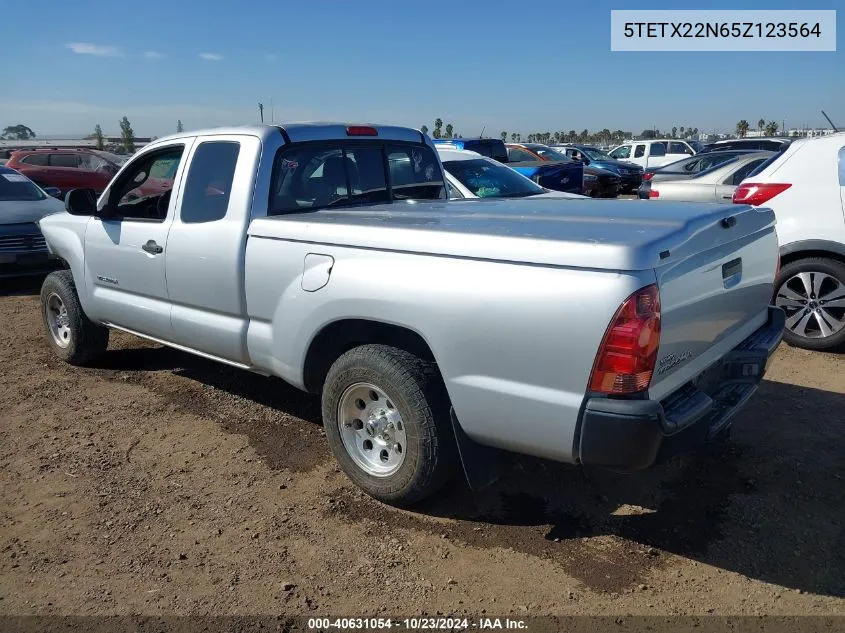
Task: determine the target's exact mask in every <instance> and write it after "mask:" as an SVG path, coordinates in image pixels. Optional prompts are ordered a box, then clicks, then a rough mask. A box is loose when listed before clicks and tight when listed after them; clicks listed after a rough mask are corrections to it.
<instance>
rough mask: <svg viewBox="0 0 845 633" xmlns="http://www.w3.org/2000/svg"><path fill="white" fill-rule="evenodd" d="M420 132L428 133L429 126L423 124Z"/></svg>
mask: <svg viewBox="0 0 845 633" xmlns="http://www.w3.org/2000/svg"><path fill="white" fill-rule="evenodd" d="M420 132H422V133H423V134H428V126H427V125H423V126H422V127H421V128H420Z"/></svg>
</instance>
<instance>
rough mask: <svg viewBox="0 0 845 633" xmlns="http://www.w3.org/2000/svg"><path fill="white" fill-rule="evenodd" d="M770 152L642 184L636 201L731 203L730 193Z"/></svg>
mask: <svg viewBox="0 0 845 633" xmlns="http://www.w3.org/2000/svg"><path fill="white" fill-rule="evenodd" d="M772 155H773V154H772V152H753V153H750V154H745V155H742V156H737V157H735V158H732V159H730V160H729V161H727V162H725V163H722V164H721V165H716V166H715V167H711V168H710V169H708V170H707V171H702V172H699V173H697V174H693V175H691V176H689V177H686V178H685V177H679V178H678V179H674V180H658V181H656V182H655V181H654V180H644V181H643V184H642V185H640V188H639V191H638V193H639V197H640V198H648V199H655V198H659V199H660V200H675V201H685V202H721V203H723V204H724V203H725V202H727V201H728V200H732V199H733V194H734V191H735V190H736V188H737V186H738V185H739V183H741V182H742V181H743V180H744V179H745V178H746V177H747V176H748V175H749V174H751V173H752V172H753V171H754V170H755V169H757V168H758V167H760V166H761V165H762V164H763V163H764V162H765V161H766V160H767V159H769V158H770V157H771V156H772Z"/></svg>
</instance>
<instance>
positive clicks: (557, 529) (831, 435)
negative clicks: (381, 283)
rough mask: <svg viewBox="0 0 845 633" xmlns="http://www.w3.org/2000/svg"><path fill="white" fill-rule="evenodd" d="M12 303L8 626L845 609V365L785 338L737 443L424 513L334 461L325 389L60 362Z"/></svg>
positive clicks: (529, 468)
mask: <svg viewBox="0 0 845 633" xmlns="http://www.w3.org/2000/svg"><path fill="white" fill-rule="evenodd" d="M15 290H17V293H16V294H15V295H14V296H3V297H0V323H2V325H3V330H4V334H3V336H2V338H0V375H1V376H2V381H0V382H1V383H2V384H0V420H1V421H0V453H2V458H0V614H7V615H8V614H80V615H89V614H96V615H102V614H264V613H285V614H309V615H320V616H326V615H339V616H353V615H358V616H360V615H365V614H366V615H377V614H386V615H392V616H399V615H404V616H408V615H420V614H423V613H427V614H436V613H441V614H474V615H479V614H485V613H486V614H493V615H502V616H504V615H508V614H523V615H528V614H532V615H533V614H619V615H622V614H629V613H633V614H667V615H670V614H707V613H715V614H788V615H798V614H816V615H823V614H845V599H843V598H845V521H843V519H845V511H843V499H845V496H843V492H842V491H843V486H845V481H843V473H845V453H844V452H843V448H842V447H843V437H845V355H836V354H820V353H810V352H804V351H801V350H797V349H792V348H789V347H786V346H782V347H781V348H780V349H779V350H778V352H777V355H776V358H775V361H774V364H773V366H772V367H771V369H770V372H769V374H768V376H767V378H766V380H765V382H764V383H763V385H762V386H761V388H760V390H759V392H758V394H757V396H756V397H755V399H754V400H753V403H752V405H751V406H749V407H748V408H747V409H746V410H745V411H744V412H743V413H742V414H741V415H740V416H739V417H738V418H737V420H736V423H735V426H734V432H733V437H732V438H731V440H730V441H729V442H728V443H727V444H722V445H718V446H714V447H711V448H708V449H707V450H704V451H702V452H700V453H698V454H696V455H693V456H687V457H684V458H679V459H676V460H674V461H672V462H669V463H667V464H665V465H663V466H660V467H658V468H656V469H653V470H651V471H648V472H646V473H643V474H637V475H631V476H623V475H617V474H612V473H607V472H601V471H584V470H581V469H577V468H574V467H569V466H562V465H558V464H552V463H547V462H542V461H539V460H527V459H526V460H523V461H521V462H519V463H518V464H517V465H516V466H515V467H514V468H513V469H511V470H509V471H508V472H507V473H506V474H505V476H504V477H503V479H502V480H501V481H500V482H499V483H498V484H496V485H495V486H494V487H493V488H492V489H489V490H487V491H484V492H483V493H481V494H476V495H474V494H472V493H470V492H469V491H468V490H467V489H466V487H465V486H464V485H463V484H461V483H460V482H456V483H455V484H454V485H453V486H452V487H451V488H450V489H449V490H448V491H447V492H446V493H445V494H444V495H442V497H440V498H438V499H437V500H436V501H434V502H432V503H429V504H427V505H425V506H423V507H420V508H417V509H416V510H415V511H414V512H408V511H399V510H395V509H392V508H389V507H385V506H383V505H380V504H379V503H377V502H375V501H372V500H371V499H369V498H368V497H365V496H364V495H362V494H361V493H359V492H358V491H357V489H356V488H354V487H353V486H352V485H351V484H350V483H349V482H348V481H347V479H346V478H345V477H344V475H343V474H342V473H341V472H339V470H338V469H337V468H336V467H335V464H334V462H333V460H332V458H331V455H330V454H329V452H328V450H327V448H326V444H325V438H324V435H323V432H322V429H321V426H320V424H319V403H318V401H317V399H316V398H314V397H312V396H307V395H303V394H301V393H299V392H297V391H295V390H293V389H292V388H289V387H287V386H286V385H285V384H284V383H282V382H281V381H279V380H275V379H269V378H262V377H259V376H255V375H252V374H249V373H245V372H241V371H239V370H236V369H230V368H227V367H224V366H221V365H217V364H214V363H211V362H207V361H204V360H202V359H198V358H194V357H192V356H189V355H186V354H183V353H180V352H176V351H172V350H169V349H167V348H162V347H158V346H155V345H151V344H149V343H146V342H143V341H141V340H138V339H135V338H133V337H131V336H127V335H122V334H113V335H112V339H111V344H110V351H109V352H108V354H107V356H106V357H105V358H104V359H103V360H102V361H101V362H100V363H99V365H98V366H97V367H96V368H93V369H76V368H72V367H69V366H66V365H64V364H62V363H61V362H59V361H58V360H56V359H55V358H54V357H53V356H52V355H51V354H50V353H49V351H48V348H47V345H46V344H45V341H44V340H43V338H42V337H43V334H42V329H41V321H40V317H39V313H38V299H37V295H36V293H37V283H36V284H34V285H32V287H30V286H28V285H24V286H22V287H16V288H15Z"/></svg>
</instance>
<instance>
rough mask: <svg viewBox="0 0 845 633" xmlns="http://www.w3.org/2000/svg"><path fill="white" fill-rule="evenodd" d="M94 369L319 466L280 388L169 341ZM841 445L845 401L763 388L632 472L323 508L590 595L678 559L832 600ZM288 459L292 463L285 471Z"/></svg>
mask: <svg viewBox="0 0 845 633" xmlns="http://www.w3.org/2000/svg"><path fill="white" fill-rule="evenodd" d="M98 367H99V368H101V369H103V370H111V371H117V372H122V373H125V372H132V373H134V372H158V371H168V372H172V373H174V374H176V375H178V376H181V377H184V378H187V379H190V380H191V381H196V382H197V383H199V384H200V385H201V386H202V394H208V393H209V392H210V393H211V394H213V395H203V396H201V397H200V398H199V399H197V398H196V397H193V396H191V397H188V396H184V395H182V394H181V391H182V390H180V389H179V385H178V383H176V382H173V381H165V382H166V386H164V387H162V386H161V384H159V383H157V384H156V386H155V389H156V390H157V391H159V392H160V393H163V395H165V397H168V398H170V399H171V400H173V401H174V402H177V403H180V404H181V405H183V406H185V407H187V408H190V409H191V410H192V411H194V412H197V413H199V414H201V415H210V414H211V413H214V412H215V411H216V410H217V409H218V408H220V407H222V409H223V411H224V414H225V415H224V416H223V417H224V418H225V419H224V420H223V421H222V422H221V423H222V424H223V426H224V428H226V430H228V431H230V432H235V433H241V434H244V435H246V436H247V437H248V438H249V440H250V442H251V443H252V444H253V446H254V447H255V448H256V450H257V452H258V454H259V455H261V456H262V457H263V458H264V459H265V461H266V463H267V464H268V466H269V467H271V468H288V469H292V470H301V471H306V470H308V469H309V468H310V467H313V465H314V463H315V461H317V462H319V463H322V462H323V461H325V460H327V459H329V458H330V456H329V453H328V450H327V448H326V446H325V441H324V439H323V438H322V437H321V435H322V431H321V429H319V427H318V426H316V425H318V424H319V421H320V407H319V399H318V398H315V397H314V396H311V395H306V394H302V393H300V392H299V391H297V390H295V389H293V388H292V387H289V386H288V385H286V384H285V383H284V382H282V381H281V380H278V379H273V378H264V377H261V376H257V375H253V374H250V373H248V372H244V371H241V370H238V369H234V368H229V367H226V366H222V365H219V364H216V363H213V362H210V361H206V360H204V359H200V358H195V357H193V356H189V355H186V354H183V353H181V352H177V351H173V350H169V349H167V348H145V349H123V350H114V351H110V352H109V353H108V354H107V356H106V357H105V358H104V359H103V361H102V362H101V363H100V364H99V365H98ZM233 402H235V403H237V404H232V403H233ZM219 417H220V416H218V418H219ZM280 417H281V419H282V420H283V421H285V422H283V423H282V424H280V423H279V418H280ZM302 420H306V421H307V422H308V423H304V422H303V421H302ZM303 434H304V435H307V436H309V437H311V436H313V437H312V440H310V441H308V442H304V443H303V442H302V439H301V438H302V436H303ZM294 436H295V437H294ZM844 436H845V395H843V394H838V393H832V392H827V391H821V390H815V389H807V388H800V387H796V386H793V385H789V384H782V383H774V382H769V381H764V382H763V384H762V385H761V387H760V390H759V392H758V394H757V395H756V396H755V398H754V399H753V400H752V402H751V404H750V406H749V407H748V408H747V409H746V410H745V411H744V412H742V413H741V414H740V415H739V416H738V417H737V419H736V421H735V424H734V432H733V437H732V438H731V439H730V440H729V441H728V442H727V443H719V444H714V445H710V446H707V447H705V448H703V449H702V450H700V451H699V452H697V453H695V454H692V455H687V456H682V457H679V458H676V459H674V460H672V461H670V462H668V463H666V464H663V465H661V466H658V467H656V468H654V469H651V470H649V471H645V472H643V473H639V474H635V475H620V474H615V473H610V472H606V471H598V470H596V471H593V470H587V469H579V468H576V467H572V466H566V465H561V464H556V463H551V462H547V461H543V460H537V459H529V458H520V459H519V460H515V462H514V463H513V465H512V467H511V468H509V469H508V470H507V471H506V472H505V474H504V475H503V477H502V478H501V479H500V481H499V482H497V483H496V484H494V485H493V486H491V487H490V488H488V489H486V490H484V491H482V492H479V493H472V492H470V491H469V490H468V489H467V487H466V485H465V484H463V483H461V480H460V479H456V480H455V482H454V483H453V484H451V485H450V487H449V488H448V489H447V490H446V491H445V492H444V493H443V494H441V495H438V496H437V497H435V498H434V499H433V500H432V501H430V502H428V503H425V504H422V505H420V506H418V507H417V508H415V510H414V511H413V512H408V511H400V510H396V509H393V508H390V507H387V506H384V505H382V504H380V503H377V502H375V501H373V500H371V499H370V498H369V497H366V496H364V495H363V494H361V493H360V492H359V491H358V490H357V489H355V488H353V487H352V486H351V485H348V484H347V485H343V486H342V487H340V488H339V489H337V490H335V491H333V492H327V495H328V497H329V499H328V504H327V507H328V509H327V510H326V514H327V515H331V516H332V517H335V518H339V519H340V520H344V521H348V522H366V523H367V524H368V529H369V530H370V531H372V532H373V533H378V532H379V531H383V532H384V533H388V532H390V531H393V530H396V529H397V528H405V529H409V530H416V531H428V532H431V533H432V534H436V535H440V536H441V537H442V538H445V539H447V540H449V541H454V542H457V543H461V544H465V545H470V546H475V547H484V548H489V547H503V548H511V549H513V550H515V551H519V552H524V553H526V554H530V555H535V556H538V557H541V558H545V559H548V560H552V561H555V562H557V563H559V564H561V565H563V566H564V567H565V569H566V571H567V572H568V573H570V574H571V575H573V576H574V577H576V578H578V579H579V580H581V581H582V582H583V583H584V584H585V585H587V586H589V587H590V588H592V589H593V590H596V591H606V592H621V591H627V590H630V589H631V588H633V587H635V586H636V585H637V584H638V583H642V582H644V581H645V580H646V579H647V578H648V575H649V574H650V573H651V571H652V570H654V569H656V568H660V567H663V566H666V565H671V559H670V557H669V556H667V554H675V555H678V556H683V557H686V558H689V559H693V560H696V561H699V562H701V563H706V564H708V565H712V566H715V567H718V568H721V569H725V570H729V571H733V572H737V573H740V574H743V575H745V576H748V577H751V578H757V579H760V580H763V581H766V582H769V583H773V584H776V585H780V586H783V587H787V588H792V589H795V590H801V591H806V592H812V593H818V594H827V595H832V596H838V597H845V532H843V530H845V510H843V496H842V487H843V483H844V482H843V465H844V460H843V453H842V438H843V437H844ZM292 451H293V452H295V453H297V454H298V455H299V456H300V457H299V459H300V460H301V461H300V462H297V461H296V460H294V463H293V464H292V463H291V462H290V460H291V454H292ZM297 464H299V465H300V466H302V467H301V468H298V467H297ZM305 464H308V465H309V466H308V467H305ZM440 519H456V520H455V521H443V520H440Z"/></svg>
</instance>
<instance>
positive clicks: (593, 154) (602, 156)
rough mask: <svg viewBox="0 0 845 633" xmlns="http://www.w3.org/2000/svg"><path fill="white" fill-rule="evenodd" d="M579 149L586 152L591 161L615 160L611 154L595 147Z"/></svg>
mask: <svg viewBox="0 0 845 633" xmlns="http://www.w3.org/2000/svg"><path fill="white" fill-rule="evenodd" d="M578 149H580V150H581V151H582V152H584V153H585V154H586V155H587V158H589V159H590V160H613V158H611V157H610V154H608V153H607V152H603V151H601V150H600V149H596V148H595V147H579V148H578Z"/></svg>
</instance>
